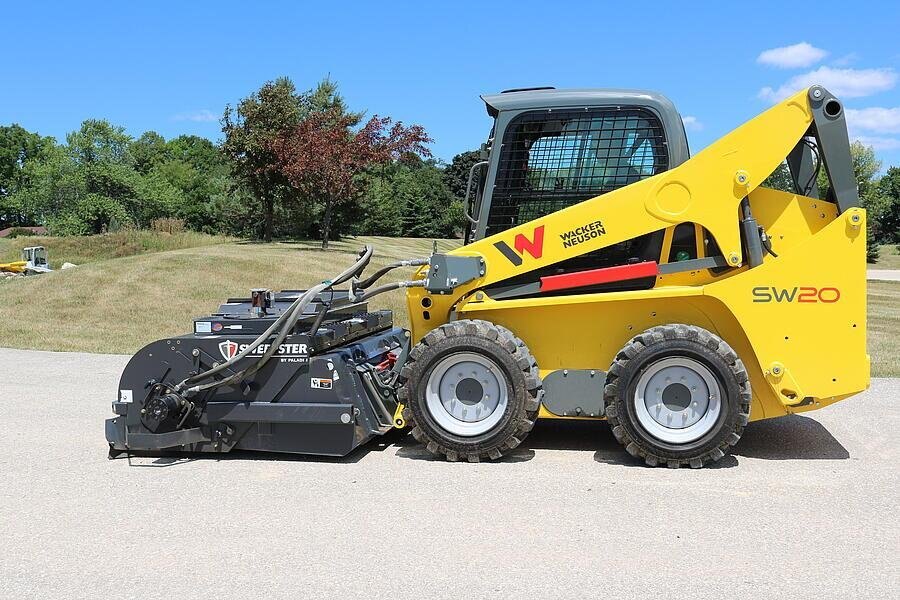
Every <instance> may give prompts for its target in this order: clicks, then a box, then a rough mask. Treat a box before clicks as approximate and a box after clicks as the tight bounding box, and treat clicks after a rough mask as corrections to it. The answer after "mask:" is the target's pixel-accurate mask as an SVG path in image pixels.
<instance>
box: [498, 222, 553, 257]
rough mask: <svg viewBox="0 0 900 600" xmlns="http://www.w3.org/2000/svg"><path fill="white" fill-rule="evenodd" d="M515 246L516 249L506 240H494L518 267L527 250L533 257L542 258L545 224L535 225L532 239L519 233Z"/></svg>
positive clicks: (504, 254) (499, 248) (503, 253)
mask: <svg viewBox="0 0 900 600" xmlns="http://www.w3.org/2000/svg"><path fill="white" fill-rule="evenodd" d="M513 246H514V247H515V250H513V249H512V248H510V247H509V244H507V243H506V242H494V247H495V248H496V249H497V250H499V251H500V253H501V254H502V255H503V256H505V257H506V258H508V259H509V262H511V263H512V264H513V265H515V266H517V267H518V266H519V265H521V264H522V257H523V256H525V253H526V252H527V253H528V254H530V255H531V257H532V258H540V257H541V255H542V254H543V253H544V226H543V225H541V226H540V227H535V229H534V233H532V234H531V239H530V240H529V239H528V238H527V237H525V236H524V235H523V234H521V233H517V234H516V237H515V239H514V240H513Z"/></svg>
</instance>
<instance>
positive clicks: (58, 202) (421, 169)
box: [0, 77, 900, 259]
mask: <svg viewBox="0 0 900 600" xmlns="http://www.w3.org/2000/svg"><path fill="white" fill-rule="evenodd" d="M221 125H222V134H223V135H222V139H221V141H220V142H218V143H214V142H211V141H210V140H208V139H206V138H203V137H198V136H193V135H181V136H178V137H176V138H173V139H169V140H166V139H165V138H164V137H163V136H161V135H160V134H158V133H156V132H153V131H148V132H146V133H144V134H142V135H141V136H139V137H137V138H133V137H132V136H130V135H128V134H127V133H126V132H125V129H124V128H123V127H120V126H117V125H113V124H111V123H109V122H108V121H105V120H102V119H88V120H86V121H84V122H83V123H82V124H81V126H80V127H79V128H78V129H77V130H75V131H72V132H71V133H69V134H68V135H66V139H65V141H64V142H63V143H59V142H57V140H55V139H54V138H52V137H46V136H41V135H39V134H38V133H34V132H30V131H27V130H25V129H24V128H22V127H20V126H19V125H15V124H13V125H9V126H0V229H5V228H6V227H16V226H28V225H45V226H47V227H48V229H49V230H50V232H51V233H52V234H54V235H86V234H92V233H101V232H104V231H110V230H116V229H119V228H123V227H137V228H148V227H150V226H151V225H152V224H153V223H154V222H156V221H160V220H164V219H169V220H171V219H175V220H178V221H180V222H183V223H184V226H186V227H188V228H190V229H193V230H196V231H201V232H206V233H226V234H230V235H235V236H240V237H249V238H258V239H264V240H271V239H273V238H307V239H308V238H318V239H321V240H323V245H326V246H327V243H328V240H330V239H335V238H337V237H339V236H340V235H342V234H357V235H386V236H410V237H453V236H456V235H458V234H459V233H460V232H461V230H462V227H463V226H464V221H465V219H464V216H463V197H464V195H465V190H466V183H467V177H468V173H469V167H470V166H471V165H472V164H473V163H474V162H476V161H477V160H478V153H477V152H475V151H470V152H464V153H461V154H458V155H457V156H455V157H454V158H453V160H452V162H451V163H450V164H443V163H441V162H440V161H437V160H435V159H434V158H433V157H432V155H431V153H430V151H429V150H428V144H429V143H430V142H431V141H432V140H431V138H430V137H429V136H428V133H427V132H426V131H425V129H424V128H423V127H421V126H419V125H409V126H407V125H404V124H403V123H399V122H394V121H393V120H392V119H391V118H389V117H383V116H377V115H375V116H372V117H370V118H368V119H366V115H365V113H364V112H358V111H353V110H351V109H350V108H349V107H348V106H347V105H346V102H345V100H344V98H343V97H342V96H341V94H340V93H339V91H338V87H337V85H336V84H335V83H334V82H333V81H331V80H330V79H325V80H323V81H321V82H319V84H318V85H317V86H315V87H314V88H312V89H310V90H307V91H298V90H297V88H296V86H295V85H294V83H293V82H292V81H291V80H290V79H288V78H286V77H282V78H279V79H276V80H274V81H270V82H267V83H265V84H263V85H262V86H261V87H260V88H259V89H258V90H256V91H255V92H253V93H252V94H250V95H249V96H247V97H246V98H243V99H242V100H240V101H239V102H238V103H237V104H236V105H235V106H227V107H226V108H225V110H224V112H223V115H222V118H221ZM851 153H852V156H853V166H854V171H855V175H856V179H857V184H858V186H859V193H860V198H861V202H862V204H863V206H864V207H865V208H866V209H867V210H868V220H869V231H868V235H869V251H870V256H869V258H870V259H874V258H875V257H877V252H878V249H877V245H878V244H896V243H898V242H900V167H890V168H889V169H888V170H887V171H886V172H885V173H884V174H883V175H879V173H880V171H881V163H880V162H879V161H878V160H877V159H876V157H875V153H874V151H873V149H872V148H870V147H867V146H864V145H862V144H860V143H858V142H854V143H853V145H852V146H851ZM819 180H820V181H819V192H820V194H823V193H824V192H825V190H826V186H827V179H826V178H825V173H824V169H822V170H820V172H819ZM765 184H766V185H769V186H770V187H774V188H776V189H782V190H785V191H793V184H792V183H791V180H790V175H789V173H788V171H787V168H786V166H785V165H784V164H782V165H781V167H779V168H778V169H777V170H776V171H775V172H774V173H773V174H772V175H771V176H770V177H769V178H768V179H767V180H766V182H765Z"/></svg>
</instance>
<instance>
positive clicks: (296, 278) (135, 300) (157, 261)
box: [0, 236, 459, 353]
mask: <svg viewBox="0 0 900 600" xmlns="http://www.w3.org/2000/svg"><path fill="white" fill-rule="evenodd" d="M98 237H100V236H98ZM367 243H369V244H372V245H373V246H374V247H375V255H374V257H373V259H372V262H371V265H370V267H369V270H368V272H373V271H374V270H375V268H378V267H380V266H383V265H386V264H388V263H390V262H393V261H395V260H398V259H400V258H411V257H417V256H427V255H428V254H430V253H431V247H432V246H431V244H432V243H431V241H430V240H424V239H406V238H372V237H360V238H348V239H346V240H344V241H341V242H336V243H333V244H332V247H331V248H330V249H329V250H328V251H322V250H321V249H320V248H319V247H318V244H317V243H316V242H299V243H272V244H260V243H249V242H230V243H225V244H218V245H214V246H198V247H193V248H183V249H179V250H170V251H165V252H155V253H145V254H140V255H136V256H127V257H124V258H115V259H111V260H100V261H97V262H88V263H87V264H83V265H81V266H79V267H77V268H74V269H67V270H64V271H56V272H53V273H48V274H46V275H39V276H33V277H26V278H22V279H15V280H12V281H0V346H4V347H9V348H28V349H38V350H61V351H81V352H100V353H133V352H135V351H137V350H138V349H140V348H141V347H142V346H143V345H144V344H146V343H148V342H150V341H153V340H156V339H159V338H163V337H167V336H172V335H179V334H184V333H189V332H190V331H192V328H193V327H192V323H193V317H197V316H202V315H205V314H209V313H210V312H211V311H213V310H215V309H216V308H218V306H219V304H221V303H222V302H224V301H225V300H226V299H227V298H229V297H231V298H233V297H240V296H248V295H249V292H250V289H251V288H255V287H262V288H270V289H275V290H280V289H298V288H299V289H302V288H306V287H309V286H311V285H313V284H316V283H318V282H320V281H322V279H324V278H326V277H332V276H334V275H336V274H338V273H340V272H341V271H343V270H344V269H346V268H347V267H348V266H350V265H351V264H353V261H354V260H355V259H356V253H357V252H358V251H359V250H360V249H361V248H363V246H364V245H365V244H367ZM458 244H459V242H458V241H454V240H442V241H440V242H439V243H438V248H439V249H440V250H442V251H446V250H450V249H451V248H453V247H455V246H456V245H458ZM50 258H51V262H52V263H55V262H56V261H55V260H54V254H53V249H50ZM85 258H89V256H87V255H85ZM411 272H412V269H398V270H397V271H395V272H394V273H395V274H396V275H395V277H394V278H395V279H400V278H402V277H404V276H408V275H409V274H410V273H411ZM390 279H391V278H390V277H387V278H386V279H385V281H388V280H390ZM370 307H372V308H389V309H392V310H393V311H394V314H395V322H397V323H398V324H400V325H406V323H407V321H406V307H405V302H404V294H403V292H402V291H399V292H394V293H387V294H382V295H380V296H377V297H376V298H374V299H373V301H372V302H371V303H370Z"/></svg>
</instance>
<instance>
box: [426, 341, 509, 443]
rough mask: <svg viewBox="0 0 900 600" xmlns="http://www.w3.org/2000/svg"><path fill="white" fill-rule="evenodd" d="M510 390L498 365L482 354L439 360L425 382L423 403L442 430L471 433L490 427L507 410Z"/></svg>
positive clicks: (461, 354) (458, 355)
mask: <svg viewBox="0 0 900 600" xmlns="http://www.w3.org/2000/svg"><path fill="white" fill-rule="evenodd" d="M508 402H509V394H508V391H507V386H506V377H505V376H504V375H503V371H501V370H500V367H498V366H497V364H496V363H495V362H494V361H492V360H491V359H489V358H487V357H486V356H482V355H481V354H475V353H474V352H460V353H458V354H452V355H450V356H448V357H446V358H444V359H443V360H441V361H440V362H439V363H438V364H437V365H436V366H435V367H434V369H432V370H431V374H430V375H429V376H428V382H427V383H426V385H425V406H426V407H427V409H428V413H429V414H430V415H431V417H432V418H433V419H434V421H435V422H436V423H437V424H438V425H439V426H440V427H441V428H442V429H444V430H446V431H448V432H450V433H452V434H454V435H459V436H465V437H471V436H475V435H481V434H482V433H485V432H487V431H490V430H491V429H492V428H493V427H494V426H495V425H497V423H498V422H500V419H502V418H503V414H504V413H505V412H506V406H507V404H508Z"/></svg>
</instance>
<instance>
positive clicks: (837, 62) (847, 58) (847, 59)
mask: <svg viewBox="0 0 900 600" xmlns="http://www.w3.org/2000/svg"><path fill="white" fill-rule="evenodd" d="M857 60H859V54H857V53H856V52H851V53H850V54H845V55H844V56H841V57H840V58H836V59H834V60H833V61H831V65H832V66H834V67H846V66H848V65H851V64H853V63H855V62H856V61H857Z"/></svg>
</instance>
